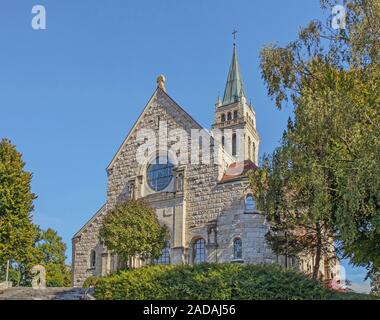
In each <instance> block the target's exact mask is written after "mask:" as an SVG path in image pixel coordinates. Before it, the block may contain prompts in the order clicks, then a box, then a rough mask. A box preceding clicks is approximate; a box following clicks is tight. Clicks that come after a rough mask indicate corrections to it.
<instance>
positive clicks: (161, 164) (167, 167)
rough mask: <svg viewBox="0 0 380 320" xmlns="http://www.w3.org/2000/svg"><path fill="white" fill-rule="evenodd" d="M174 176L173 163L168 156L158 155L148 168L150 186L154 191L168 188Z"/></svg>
mask: <svg viewBox="0 0 380 320" xmlns="http://www.w3.org/2000/svg"><path fill="white" fill-rule="evenodd" d="M172 178H173V164H172V163H171V162H170V160H169V158H168V157H157V158H156V159H155V160H153V161H152V162H151V163H150V164H149V166H148V169H147V180H148V184H149V187H151V188H152V189H153V190H154V191H162V190H164V189H165V188H167V187H168V186H169V184H170V181H171V180H172Z"/></svg>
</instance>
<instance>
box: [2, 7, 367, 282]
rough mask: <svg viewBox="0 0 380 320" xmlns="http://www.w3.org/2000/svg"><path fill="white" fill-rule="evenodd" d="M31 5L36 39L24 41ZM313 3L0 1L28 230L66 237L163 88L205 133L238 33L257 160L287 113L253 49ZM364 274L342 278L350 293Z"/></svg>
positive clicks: (10, 130)
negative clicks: (30, 203) (40, 26)
mask: <svg viewBox="0 0 380 320" xmlns="http://www.w3.org/2000/svg"><path fill="white" fill-rule="evenodd" d="M36 4H42V5H44V6H45V8H46V12H47V25H46V26H47V29H46V30H39V31H37V30H33V29H32V27H31V20H32V14H31V9H32V7H33V6H34V5H36ZM314 18H322V11H321V9H320V7H319V1H318V0H307V1H301V0H286V1H283V0H271V1H259V0H246V1H242V0H240V1H236V0H235V1H232V0H230V1H226V0H208V1H201V0H192V1H178V0H161V1H154V0H150V1H148V0H142V1H141V0H140V1H126V0H112V1H91V0H46V1H38V2H37V1H29V0H25V1H23V0H17V1H14V0H4V1H2V6H1V10H0V39H1V42H2V48H1V50H0V138H1V137H7V138H9V139H11V141H12V142H13V143H14V144H16V145H17V148H18V150H19V151H21V152H22V153H23V155H24V160H25V161H26V163H27V169H28V170H30V171H32V172H33V173H34V177H33V184H32V188H33V191H34V192H35V193H36V194H37V195H38V199H37V200H36V202H35V212H34V221H35V222H36V223H37V224H40V225H41V226H42V227H43V228H46V227H52V228H54V229H56V230H58V232H59V234H60V235H61V236H62V237H63V239H64V241H65V242H66V243H67V246H68V252H67V256H68V261H71V237H72V235H73V234H74V233H75V232H76V231H77V230H78V229H79V228H80V227H81V226H82V225H83V224H84V223H85V222H86V221H87V220H88V219H89V218H90V217H91V216H92V215H93V213H94V212H95V211H96V210H97V209H98V208H100V207H101V205H102V204H103V203H104V201H105V195H106V172H105V168H106V166H107V165H108V163H109V162H110V161H111V159H112V157H113V155H114V154H115V153H116V151H117V149H118V147H119V146H120V144H121V143H122V141H123V139H124V137H125V135H126V134H127V132H128V131H129V129H130V128H131V126H132V125H133V123H134V121H135V120H136V118H137V117H138V115H139V114H140V112H141V111H142V109H143V107H144V106H145V104H146V102H147V101H148V99H149V97H150V96H151V94H152V92H153V91H154V89H155V86H156V77H157V75H158V74H160V73H163V74H164V75H165V76H166V88H167V91H168V93H169V94H170V95H171V96H172V97H173V98H174V99H175V100H176V101H177V102H178V103H179V104H180V105H181V106H182V107H184V109H185V110H187V111H188V112H189V113H190V114H191V115H192V116H193V117H194V118H195V119H197V120H198V121H199V122H200V123H201V124H202V125H203V126H205V127H206V128H210V126H211V123H212V121H213V111H214V103H215V101H216V99H217V96H218V95H222V94H223V90H224V85H225V81H226V77H227V72H228V67H229V63H230V59H231V54H232V35H231V32H232V30H233V29H234V28H236V29H237V30H238V31H239V33H238V39H237V44H238V56H239V61H240V67H241V71H242V74H243V79H244V83H245V91H246V94H247V96H248V99H252V102H253V105H254V108H255V111H256V114H257V127H258V131H259V133H260V135H261V145H260V155H262V154H263V153H264V152H271V151H272V150H273V149H274V147H275V146H276V145H277V143H278V140H279V139H280V138H281V135H282V132H283V130H284V128H285V126H286V122H287V119H288V117H289V115H291V108H290V107H289V108H287V109H285V110H283V111H278V110H276V109H275V107H274V103H273V102H272V101H271V100H270V99H269V98H268V96H267V92H266V87H265V85H264V83H263V81H262V80H261V77H260V70H259V51H260V48H262V47H263V46H264V45H265V44H268V43H278V44H280V45H282V44H286V43H287V42H289V41H291V40H293V39H294V38H295V37H296V35H297V32H298V30H299V28H300V27H301V26H303V25H306V24H307V23H308V22H309V21H310V20H311V19H314ZM363 272H364V270H362V269H352V268H349V269H348V278H351V279H352V280H353V281H355V282H356V283H358V284H360V283H361V281H362V277H363Z"/></svg>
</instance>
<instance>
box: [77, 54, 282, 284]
mask: <svg viewBox="0 0 380 320" xmlns="http://www.w3.org/2000/svg"><path fill="white" fill-rule="evenodd" d="M234 54H235V51H234ZM236 59H237V58H236ZM233 63H235V64H237V60H236V62H234V61H233ZM232 69H233V68H232ZM235 69H237V68H235ZM232 71H233V70H232ZM232 71H230V73H231V72H232ZM229 78H231V79H232V80H231V81H229V82H228V84H227V87H228V86H233V85H234V84H233V74H232V76H231V77H230V76H229ZM238 78H239V79H240V77H238ZM240 85H242V83H241V84H240ZM227 87H226V91H229V92H233V90H232V89H233V88H232V89H231V88H227ZM227 89H228V90H227ZM235 91H236V90H235ZM231 97H232V98H231ZM233 97H234V96H231V95H229V100H231V99H233ZM235 110H236V111H237V112H234V111H235ZM229 113H231V117H232V119H231V120H227V119H224V118H223V117H222V114H225V115H226V114H227V115H228V114H229ZM213 128H218V129H221V130H222V132H223V133H224V132H226V131H224V130H225V129H231V132H233V133H234V132H235V130H237V129H241V130H243V131H244V136H243V144H242V145H243V148H244V147H245V150H244V151H243V154H244V156H245V159H246V160H245V161H244V162H243V163H242V167H241V172H238V173H237V174H236V172H235V173H234V174H231V172H230V171H231V170H232V171H233V170H235V171H236V169H237V168H238V165H237V162H236V157H235V156H234V155H233V154H231V152H228V151H229V150H225V148H224V147H223V145H222V146H221V145H220V144H219V143H216V140H215V139H214V136H211V135H210V134H209V133H207V132H204V133H205V135H204V136H205V139H206V140H207V139H210V141H211V144H210V149H209V150H210V161H209V162H207V161H206V160H205V159H206V157H203V156H206V155H205V153H204V149H202V148H200V149H195V151H194V148H192V147H194V145H193V141H192V139H191V134H192V129H199V130H201V129H202V127H201V126H200V125H199V124H198V123H197V122H196V121H195V120H194V119H193V118H192V117H191V116H190V115H189V114H188V113H187V112H186V111H185V110H184V109H183V108H181V107H180V106H179V105H178V104H177V103H176V102H175V101H174V100H173V99H172V98H170V96H169V95H168V94H167V93H166V92H165V87H164V78H163V77H162V76H161V77H160V78H159V83H158V87H157V89H156V91H155V92H154V94H153V96H152V97H151V98H150V100H149V102H148V103H147V105H146V107H145V108H144V110H143V112H142V113H141V115H140V116H139V118H138V119H137V121H136V123H135V125H134V126H133V128H132V129H131V131H130V132H129V134H128V136H127V138H126V139H125V141H124V142H123V144H122V145H121V147H120V149H119V150H118V152H117V153H116V155H115V157H114V158H113V159H112V161H111V163H110V164H109V166H108V168H107V174H108V183H107V199H106V203H105V204H104V206H103V207H102V208H101V209H100V210H99V211H98V212H97V213H96V214H95V215H94V216H93V217H92V218H91V219H90V220H89V221H88V222H87V223H86V224H85V226H83V227H82V229H81V230H79V231H78V232H77V233H76V234H75V235H74V237H73V240H72V241H73V255H72V264H73V265H72V284H73V286H76V287H77V286H82V285H83V282H84V281H85V279H86V278H87V277H89V276H91V275H96V276H104V275H107V274H109V273H110V272H112V271H114V270H116V269H117V268H118V266H119V264H118V263H119V262H118V259H117V257H116V256H115V255H113V254H112V253H111V252H109V251H108V250H107V248H105V247H104V246H103V245H102V244H101V242H100V241H99V228H100V226H101V223H102V220H103V218H104V216H105V215H106V214H107V212H108V211H109V210H111V209H112V208H113V207H114V206H115V204H116V203H117V202H118V201H120V200H121V199H124V198H125V196H126V195H127V196H128V197H131V198H135V199H137V198H141V199H144V200H145V201H147V202H148V203H149V204H150V205H151V206H152V207H154V208H155V209H156V213H157V217H158V220H159V221H160V223H162V224H165V225H167V226H168V228H169V230H170V235H171V239H170V263H173V264H186V263H189V264H192V263H197V262H199V259H204V261H209V262H245V263H274V262H276V263H284V261H283V259H284V258H283V257H277V256H276V255H275V254H273V252H272V251H271V249H270V248H269V246H268V244H267V243H266V241H265V234H266V233H267V231H268V225H267V223H266V220H265V216H264V215H263V214H262V213H259V212H257V211H256V210H255V209H254V207H252V204H249V203H248V202H247V201H248V199H249V197H250V190H249V187H248V181H247V177H246V175H245V173H246V171H247V170H248V169H253V168H255V167H256V165H257V157H258V146H259V135H258V133H257V131H256V118H255V113H254V111H253V108H252V107H251V106H249V105H248V104H247V103H246V99H245V97H244V96H242V97H237V98H236V101H235V102H234V103H229V104H228V105H222V104H221V102H220V101H218V103H217V104H216V116H215V123H214V125H213ZM143 129H151V130H152V131H153V132H154V133H156V134H157V136H158V137H159V139H157V140H155V141H154V143H153V144H152V145H151V147H155V148H156V150H157V151H154V152H153V153H152V154H151V155H149V152H147V153H148V160H147V161H145V162H143V163H141V162H140V161H137V156H136V154H137V153H138V150H139V149H141V148H142V147H144V144H145V143H146V139H140V138H141V137H140V136H139V133H141V131H142V130H143ZM172 132H175V133H176V134H175V136H176V139H171V137H170V133H172ZM168 133H169V137H168V138H169V139H168V140H169V143H168V145H167V147H168V148H169V152H167V151H165V150H164V149H165V146H163V145H162V144H161V142H160V141H161V139H162V140H164V141H166V136H167V135H168ZM227 138H228V137H227ZM202 141H203V140H202ZM248 141H249V143H248ZM202 143H203V142H202ZM235 147H236V146H235ZM184 148H185V149H187V150H191V152H190V153H189V154H185V153H184V152H183V150H184ZM150 149H151V148H149V147H148V148H147V150H146V151H149V150H150ZM230 151H231V150H230ZM161 153H164V154H165V155H166V154H169V156H170V154H174V155H175V156H176V157H175V158H180V159H182V160H184V161H181V162H180V163H174V165H173V169H172V177H171V178H170V180H169V182H168V184H167V186H166V187H165V189H164V190H160V191H159V192H157V191H155V190H153V189H152V187H151V186H150V185H149V182H148V173H147V171H148V168H149V166H150V164H151V161H152V159H155V157H157V155H160V154H161ZM194 155H201V156H202V157H201V159H202V160H204V161H203V162H201V163H198V164H195V163H194V162H193V161H191V160H192V157H193V156H194ZM181 157H182V158H181ZM216 158H217V159H216ZM215 160H218V161H215ZM231 168H232V169H231ZM251 199H252V198H251ZM248 205H249V207H248ZM200 240H201V241H200ZM235 241H236V242H235ZM129 264H130V266H131V267H139V266H142V265H143V262H142V261H140V260H138V259H131V261H129Z"/></svg>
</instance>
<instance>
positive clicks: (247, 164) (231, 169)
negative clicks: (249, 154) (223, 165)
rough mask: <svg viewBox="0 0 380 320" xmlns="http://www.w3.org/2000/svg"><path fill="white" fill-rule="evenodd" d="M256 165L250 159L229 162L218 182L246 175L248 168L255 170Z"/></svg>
mask: <svg viewBox="0 0 380 320" xmlns="http://www.w3.org/2000/svg"><path fill="white" fill-rule="evenodd" d="M256 169H257V166H256V165H255V164H254V163H253V162H252V161H251V160H244V162H234V163H231V164H230V165H229V166H228V168H227V170H226V172H225V174H224V175H223V177H222V179H221V180H220V182H222V183H223V182H228V181H232V180H237V179H241V178H244V177H246V174H247V172H248V171H249V170H256Z"/></svg>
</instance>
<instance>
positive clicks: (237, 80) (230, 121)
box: [212, 43, 260, 165]
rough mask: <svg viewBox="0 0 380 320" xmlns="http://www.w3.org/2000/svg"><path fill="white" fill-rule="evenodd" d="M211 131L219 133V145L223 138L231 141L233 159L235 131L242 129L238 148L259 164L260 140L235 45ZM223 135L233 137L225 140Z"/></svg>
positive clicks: (246, 158)
mask: <svg viewBox="0 0 380 320" xmlns="http://www.w3.org/2000/svg"><path fill="white" fill-rule="evenodd" d="M212 128H213V129H220V130H221V131H222V134H223V138H222V144H223V141H224V140H225V138H228V139H231V141H232V148H231V149H232V152H231V153H232V156H236V134H235V132H236V131H237V130H238V129H240V130H243V131H244V135H243V141H242V145H241V146H240V147H244V159H245V160H251V161H252V162H253V163H255V164H256V165H258V151H259V143H260V137H259V134H258V132H257V131H256V113H255V111H254V110H253V107H252V105H251V104H248V103H247V98H246V95H245V91H244V85H243V79H242V76H241V72H240V66H239V62H238V58H237V52H236V45H235V43H234V46H233V52H232V61H231V65H230V69H229V72H228V77H227V83H226V87H225V89H224V95H223V100H220V98H218V100H217V102H216V104H215V120H214V124H213V126H212ZM226 129H230V130H226ZM224 132H225V134H226V135H227V134H232V136H231V137H224ZM226 151H227V150H226Z"/></svg>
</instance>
